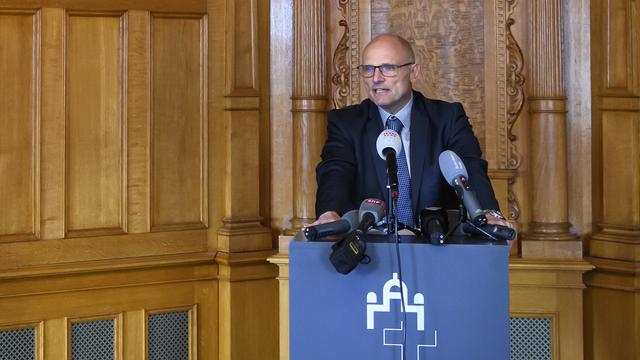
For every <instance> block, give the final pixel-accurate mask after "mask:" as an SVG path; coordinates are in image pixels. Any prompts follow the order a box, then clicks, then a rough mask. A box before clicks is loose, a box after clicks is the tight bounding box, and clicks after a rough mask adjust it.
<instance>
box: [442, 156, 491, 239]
mask: <svg viewBox="0 0 640 360" xmlns="http://www.w3.org/2000/svg"><path fill="white" fill-rule="evenodd" d="M438 162H439V164H440V171H441V172H442V176H444V178H445V179H446V180H447V182H448V183H449V185H451V186H452V187H453V188H454V189H455V191H456V194H457V195H458V199H460V201H461V202H462V203H463V204H464V207H465V208H466V209H467V212H468V213H469V218H470V219H471V221H472V222H473V223H474V224H475V225H477V226H481V225H484V224H486V223H487V218H486V217H485V216H484V214H483V211H482V208H481V207H480V203H479V202H478V199H477V198H476V194H475V192H474V191H473V190H471V186H470V185H469V181H468V178H469V174H468V173H467V168H466V167H465V166H464V163H463V162H462V160H460V157H458V155H457V154H456V153H454V152H453V151H451V150H445V151H443V152H442V153H440V156H439V157H438Z"/></svg>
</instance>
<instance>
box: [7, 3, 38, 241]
mask: <svg viewBox="0 0 640 360" xmlns="http://www.w3.org/2000/svg"><path fill="white" fill-rule="evenodd" d="M39 39H40V21H39V13H37V12H33V11H24V12H22V11H6V10H0V49H1V50H0V129H1V130H0V204H2V206H3V211H0V242H2V241H13V240H20V239H25V240H29V239H35V238H37V237H38V236H39V232H40V221H39V217H40V214H39V211H40V202H39V188H40V177H39V168H40V166H39V164H38V161H39V159H40V157H39V140H40V133H39V127H40V118H39V115H40V113H39V111H38V107H39V97H38V90H39V85H40V84H39V78H38V68H37V67H36V66H35V64H37V63H38V62H39V61H40V58H39V57H40V52H39V45H40V40H39Z"/></svg>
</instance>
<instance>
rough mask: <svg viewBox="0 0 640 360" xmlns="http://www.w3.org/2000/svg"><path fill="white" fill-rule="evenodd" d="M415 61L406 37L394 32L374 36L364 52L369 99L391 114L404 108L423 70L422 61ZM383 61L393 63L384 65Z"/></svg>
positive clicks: (363, 67)
mask: <svg viewBox="0 0 640 360" xmlns="http://www.w3.org/2000/svg"><path fill="white" fill-rule="evenodd" d="M414 62H415V56H414V54H413V50H412V49H411V44H409V42H407V40H405V39H403V38H401V37H399V36H397V35H391V34H383V35H379V36H376V37H375V38H373V39H372V40H371V42H369V44H367V46H365V48H364V51H363V52H362V64H363V65H361V66H360V76H361V77H362V78H363V80H364V84H365V86H366V88H367V93H368V95H369V99H371V101H373V102H374V103H375V104H376V105H378V106H380V107H382V108H383V109H384V110H386V111H387V112H390V113H392V114H395V113H397V112H398V111H399V110H400V109H402V107H403V106H404V105H405V104H406V103H407V102H408V101H409V99H411V90H412V88H413V84H414V83H415V82H416V80H417V79H418V75H419V74H420V64H414ZM382 65H392V66H385V67H382V68H381V67H380V66H382ZM400 65H403V66H400ZM371 70H373V73H371ZM394 70H395V71H394ZM385 72H386V75H385V74H383V73H385Z"/></svg>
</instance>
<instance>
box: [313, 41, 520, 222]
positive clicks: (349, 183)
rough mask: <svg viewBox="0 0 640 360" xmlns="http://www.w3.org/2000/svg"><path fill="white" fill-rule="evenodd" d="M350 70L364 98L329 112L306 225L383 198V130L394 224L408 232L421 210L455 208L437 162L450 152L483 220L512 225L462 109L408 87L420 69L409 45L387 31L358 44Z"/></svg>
mask: <svg viewBox="0 0 640 360" xmlns="http://www.w3.org/2000/svg"><path fill="white" fill-rule="evenodd" d="M358 71H359V74H360V77H361V78H362V80H363V82H364V85H365V87H366V89H367V94H368V99H365V100H364V101H362V102H361V103H360V104H357V105H352V106H348V107H345V108H343V109H337V110H332V111H331V112H329V116H328V139H327V142H326V143H325V145H324V148H323V151H322V161H321V162H320V164H319V165H318V166H317V168H316V179H317V182H318V191H317V194H316V215H317V216H318V219H317V220H316V221H315V222H314V223H313V224H312V225H317V224H323V223H327V222H332V221H335V220H338V219H339V218H340V215H341V214H344V213H346V212H347V211H349V210H353V209H357V208H358V207H359V205H360V203H361V201H362V200H363V199H366V198H375V199H381V200H382V199H387V196H386V195H385V194H387V191H388V190H387V175H386V166H387V165H386V164H385V160H384V159H383V158H382V157H381V156H382V155H379V153H378V150H377V149H376V143H377V141H378V138H379V136H382V135H381V133H382V132H383V131H385V129H389V130H393V131H394V132H395V133H396V134H398V135H399V141H401V144H400V146H399V148H398V150H399V151H398V152H397V155H396V160H397V189H398V193H399V195H398V206H397V208H398V210H397V212H398V213H397V214H396V216H397V218H398V221H399V222H401V223H402V224H404V225H407V226H408V227H415V226H416V225H417V224H416V223H417V222H418V221H417V215H418V214H419V213H420V210H421V209H424V208H427V207H440V208H444V209H450V208H457V206H458V197H457V196H456V193H455V191H454V190H453V188H452V187H451V186H450V185H449V184H448V183H447V181H446V180H445V179H444V177H443V176H442V174H441V170H440V166H439V165H438V157H439V155H440V154H441V153H442V152H443V151H445V150H451V151H453V152H455V153H456V154H457V155H458V156H459V157H460V158H461V159H462V162H463V163H464V166H466V169H467V171H468V181H469V185H470V186H471V188H472V189H473V190H474V191H475V193H476V194H477V203H478V206H479V209H482V212H483V214H484V215H485V216H486V218H487V220H488V222H489V223H490V224H498V225H504V226H508V227H510V228H512V225H511V224H510V223H509V222H508V221H506V220H505V218H504V216H502V214H501V213H500V211H499V206H498V202H497V201H496V198H495V195H494V192H493V189H492V187H491V183H490V182H489V178H488V176H487V162H486V161H485V160H483V159H482V158H481V156H482V152H481V150H480V144H479V142H478V139H477V138H476V137H475V135H474V134H473V131H472V128H471V124H470V123H469V119H468V117H467V115H466V114H465V111H464V109H463V107H462V105H461V104H460V103H448V102H445V101H440V100H433V99H428V98H426V97H425V96H423V95H422V94H421V93H420V92H418V91H415V90H413V85H414V84H415V82H416V80H417V79H418V77H419V76H420V71H421V65H420V64H418V63H416V60H415V55H414V52H413V49H412V47H411V45H410V44H409V42H408V41H407V40H405V39H404V38H402V37H400V36H397V35H392V34H383V35H379V36H377V37H375V38H374V39H372V40H371V42H369V43H368V44H367V45H366V46H365V48H364V51H363V54H362V65H359V66H358Z"/></svg>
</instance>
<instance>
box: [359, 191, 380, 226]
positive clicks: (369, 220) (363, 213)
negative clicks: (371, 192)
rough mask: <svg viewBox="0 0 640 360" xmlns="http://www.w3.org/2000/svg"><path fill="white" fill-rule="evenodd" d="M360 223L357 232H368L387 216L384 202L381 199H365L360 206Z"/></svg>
mask: <svg viewBox="0 0 640 360" xmlns="http://www.w3.org/2000/svg"><path fill="white" fill-rule="evenodd" d="M359 212H360V223H359V224H358V228H357V230H358V231H360V232H363V233H365V232H367V231H368V230H369V228H371V227H372V226H373V225H375V224H376V223H377V222H378V221H380V219H381V218H382V217H384V215H385V207H384V201H382V200H379V199H372V198H369V199H364V201H362V203H361V204H360V211H359Z"/></svg>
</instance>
